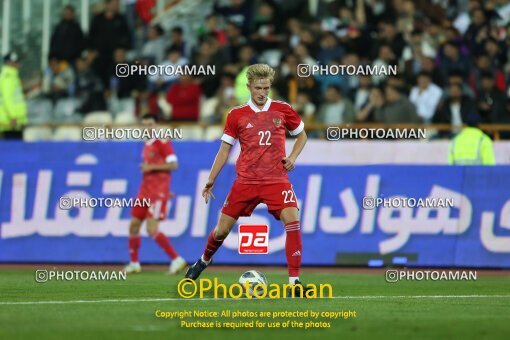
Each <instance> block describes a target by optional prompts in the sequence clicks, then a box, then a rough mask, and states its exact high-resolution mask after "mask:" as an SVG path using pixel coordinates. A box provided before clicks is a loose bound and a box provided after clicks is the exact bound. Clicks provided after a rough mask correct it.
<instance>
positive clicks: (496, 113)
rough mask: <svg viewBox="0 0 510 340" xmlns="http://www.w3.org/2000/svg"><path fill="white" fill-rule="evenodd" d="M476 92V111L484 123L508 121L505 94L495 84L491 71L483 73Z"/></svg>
mask: <svg viewBox="0 0 510 340" xmlns="http://www.w3.org/2000/svg"><path fill="white" fill-rule="evenodd" d="M481 78H482V79H481V88H480V92H479V93H478V102H477V107H478V112H479V113H480V115H481V116H482V119H483V121H484V122H486V123H508V122H509V119H508V118H509V117H508V112H507V111H506V107H505V105H506V98H505V94H504V93H503V92H501V91H500V90H498V89H497V88H496V86H495V81H494V76H493V74H492V73H490V72H488V73H483V74H482V76H481Z"/></svg>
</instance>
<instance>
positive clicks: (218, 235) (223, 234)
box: [214, 226, 230, 240]
mask: <svg viewBox="0 0 510 340" xmlns="http://www.w3.org/2000/svg"><path fill="white" fill-rule="evenodd" d="M229 233H230V230H229V229H228V228H225V227H222V226H217V227H216V228H215V229H214V238H215V239H217V240H224V239H226V238H227V236H228V234H229Z"/></svg>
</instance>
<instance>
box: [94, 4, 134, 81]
mask: <svg viewBox="0 0 510 340" xmlns="http://www.w3.org/2000/svg"><path fill="white" fill-rule="evenodd" d="M130 39H131V34H130V32H129V27H128V25H127V21H126V18H125V17H124V15H122V14H120V13H119V0H105V10H104V12H102V13H99V14H97V15H95V16H94V18H93V19H92V23H91V25H90V32H89V40H90V47H91V48H93V49H96V50H97V51H98V52H99V59H98V75H99V76H100V77H101V78H102V80H103V83H104V84H105V85H107V84H108V74H109V69H110V68H111V65H112V60H113V51H114V50H115V49H116V48H118V47H122V48H129V47H130V46H131V41H130Z"/></svg>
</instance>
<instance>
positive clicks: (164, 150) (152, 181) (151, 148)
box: [138, 139, 177, 198]
mask: <svg viewBox="0 0 510 340" xmlns="http://www.w3.org/2000/svg"><path fill="white" fill-rule="evenodd" d="M142 157H143V162H144V163H148V164H165V163H170V162H176V161H177V156H176V155H175V153H174V149H173V147H172V144H171V143H170V141H169V140H159V139H156V140H154V139H153V140H149V141H147V142H145V144H144V146H143V151H142ZM169 190H170V171H150V172H144V173H143V178H142V184H141V185H140V190H139V192H138V196H141V197H147V198H150V197H153V196H158V195H159V194H161V193H164V194H165V195H166V194H167V193H168V192H169Z"/></svg>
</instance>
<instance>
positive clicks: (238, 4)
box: [213, 0, 253, 37]
mask: <svg viewBox="0 0 510 340" xmlns="http://www.w3.org/2000/svg"><path fill="white" fill-rule="evenodd" d="M218 2H219V1H218V0H215V1H214V6H213V13H215V14H220V15H222V16H223V17H224V18H225V20H226V21H229V22H234V23H235V24H236V25H237V26H239V27H241V32H242V34H243V35H244V36H245V37H247V36H248V35H249V33H250V29H251V22H252V16H253V9H252V8H253V1H252V0H230V5H227V6H220V5H219V4H218Z"/></svg>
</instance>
